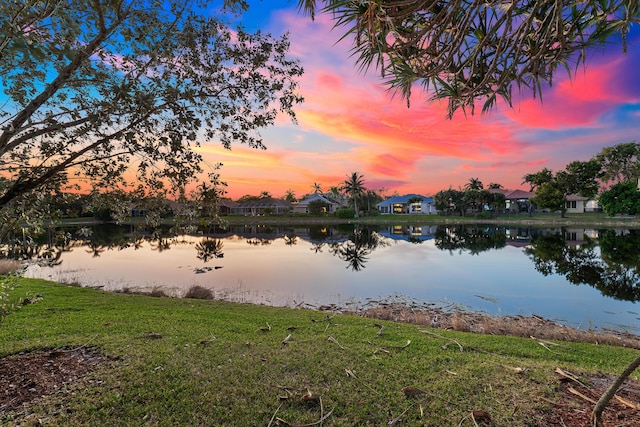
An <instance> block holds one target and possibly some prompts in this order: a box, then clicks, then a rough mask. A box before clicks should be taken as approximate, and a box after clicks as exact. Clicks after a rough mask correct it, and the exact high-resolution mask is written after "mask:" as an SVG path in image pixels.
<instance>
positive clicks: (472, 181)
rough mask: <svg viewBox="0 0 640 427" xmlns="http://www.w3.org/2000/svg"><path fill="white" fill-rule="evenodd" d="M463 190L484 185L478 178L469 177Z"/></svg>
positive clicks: (480, 188) (478, 188) (476, 188)
mask: <svg viewBox="0 0 640 427" xmlns="http://www.w3.org/2000/svg"><path fill="white" fill-rule="evenodd" d="M464 189H465V190H482V189H484V185H483V184H482V181H480V179H479V178H469V182H468V183H467V185H465V186H464Z"/></svg>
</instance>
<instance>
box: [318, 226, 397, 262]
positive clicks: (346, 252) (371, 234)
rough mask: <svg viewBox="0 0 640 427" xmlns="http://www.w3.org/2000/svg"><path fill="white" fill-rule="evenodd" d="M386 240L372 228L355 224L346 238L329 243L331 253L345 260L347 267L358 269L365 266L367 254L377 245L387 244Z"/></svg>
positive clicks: (377, 246)
mask: <svg viewBox="0 0 640 427" xmlns="http://www.w3.org/2000/svg"><path fill="white" fill-rule="evenodd" d="M388 244H389V242H388V240H387V239H385V238H384V237H383V236H381V235H380V234H378V233H377V232H376V231H374V230H373V228H370V227H359V226H355V227H354V229H353V232H352V233H351V234H350V235H349V237H348V240H346V241H343V242H336V243H331V244H330V245H329V250H330V252H331V254H333V255H335V256H337V257H338V258H340V259H341V260H343V261H346V262H347V268H351V269H352V270H353V271H360V270H362V269H363V268H365V264H366V263H367V261H368V260H369V258H368V256H369V255H371V253H372V252H373V251H374V250H376V249H377V248H379V247H383V246H387V245H388Z"/></svg>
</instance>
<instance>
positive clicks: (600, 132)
mask: <svg viewBox="0 0 640 427" xmlns="http://www.w3.org/2000/svg"><path fill="white" fill-rule="evenodd" d="M250 3H251V5H252V6H251V10H250V11H249V13H248V14H246V15H244V17H243V18H242V20H243V24H244V26H245V27H246V28H247V29H257V28H260V29H261V30H263V31H265V32H270V33H271V34H273V35H274V36H279V35H281V34H284V33H286V32H288V33H289V38H290V42H291V49H290V54H291V56H292V57H295V58H297V59H299V61H300V63H301V65H302V66H303V67H304V70H305V73H304V75H303V76H302V78H301V79H300V93H301V95H302V96H303V97H304V98H305V102H304V103H303V104H302V105H299V106H298V107H297V108H296V114H297V121H298V123H297V124H293V123H291V121H290V120H289V119H288V118H286V117H284V116H283V117H282V118H281V119H280V120H279V121H278V123H277V124H276V126H274V127H272V128H269V129H268V130H265V131H263V132H261V134H262V136H263V137H264V142H265V145H266V146H267V150H266V151H264V150H255V149H251V148H249V147H245V146H242V145H240V144H236V145H233V146H232V148H231V150H230V151H229V150H225V149H223V148H222V147H221V146H220V145H219V144H215V143H207V144H205V145H203V147H202V148H201V153H202V154H203V155H204V157H205V159H206V160H207V161H208V162H210V163H211V164H215V163H217V162H222V163H223V165H224V166H223V167H222V169H221V170H220V173H221V177H222V180H223V181H225V182H226V183H227V184H228V186H227V196H228V197H231V198H233V199H237V198H239V197H241V196H243V195H245V194H251V195H258V194H260V193H261V192H262V191H268V192H269V193H271V194H272V195H273V196H275V197H281V196H284V194H285V192H286V191H287V190H293V191H294V193H295V195H296V196H297V197H301V196H303V195H304V194H307V193H311V192H313V184H314V183H319V184H321V186H322V188H323V190H327V191H328V189H329V187H331V186H339V185H340V183H341V182H342V181H344V180H345V179H346V178H347V175H350V174H351V173H353V172H358V173H359V174H361V175H363V177H364V181H365V187H367V188H368V189H373V190H381V189H383V190H384V194H386V195H391V194H394V193H398V194H407V193H417V194H421V195H425V196H433V195H434V194H435V193H437V192H438V191H440V190H446V189H448V188H454V189H458V188H461V187H464V185H465V184H466V183H468V182H469V180H470V179H471V178H478V179H480V181H481V182H483V183H484V185H485V187H486V186H487V185H488V184H489V183H498V184H501V185H502V186H503V187H504V188H508V189H517V188H521V189H524V190H528V186H527V185H526V184H522V181H523V179H522V178H523V176H524V175H525V174H528V173H534V172H537V171H539V170H541V169H543V168H549V169H551V170H552V171H554V172H555V171H558V170H562V169H564V167H565V166H566V165H567V164H568V163H570V162H572V161H574V160H581V161H585V160H589V159H590V158H591V157H593V156H594V155H596V154H597V153H598V152H600V151H601V150H602V148H603V147H607V146H612V145H616V144H619V143H625V142H631V141H636V142H640V138H639V135H638V133H639V131H640V76H639V75H638V71H637V70H640V34H638V31H637V29H636V31H635V34H633V36H632V37H631V40H630V44H629V48H628V52H627V53H626V54H623V52H622V48H621V45H620V44H612V45H610V46H608V47H607V48H606V49H599V50H597V51H593V52H592V53H591V55H590V57H589V60H588V61H587V67H586V68H583V67H581V68H580V69H579V70H578V71H577V73H576V74H575V75H574V76H573V79H569V77H568V76H566V75H565V74H563V71H562V70H561V71H560V72H559V73H558V74H557V75H556V77H555V80H554V85H553V86H552V87H551V88H546V89H545V90H544V92H543V102H542V103H541V102H540V100H539V99H529V98H523V99H521V100H519V101H516V102H514V105H513V108H510V107H509V106H507V105H506V104H499V105H498V107H497V108H495V109H493V110H492V111H491V112H490V113H488V114H480V113H479V112H476V114H475V115H469V114H467V115H466V116H465V115H464V114H463V113H462V112H457V113H456V114H455V116H454V118H453V119H448V118H447V115H446V104H445V103H444V102H443V103H437V102H430V101H428V98H429V94H428V93H424V92H421V91H414V93H413V94H412V97H411V107H410V108H407V104H406V101H405V100H403V99H401V98H400V97H399V96H393V94H392V93H389V92H388V91H387V89H386V88H385V86H384V85H383V84H382V82H381V80H380V78H379V77H378V75H377V74H376V73H375V70H370V71H369V72H367V73H363V72H362V71H360V70H359V69H358V67H357V66H356V65H355V58H353V57H351V55H350V52H349V51H350V48H351V44H350V43H349V41H347V40H345V41H342V42H339V39H340V37H341V36H342V35H343V33H344V29H341V28H337V29H333V22H332V21H331V19H330V17H329V16H327V15H317V16H316V19H315V20H314V21H312V20H311V19H310V18H309V17H308V16H303V15H301V14H300V13H299V12H298V11H297V8H296V3H297V2H296V1H293V0H291V1H287V0H264V1H257V0H254V1H251V2H250ZM478 110H479V109H478Z"/></svg>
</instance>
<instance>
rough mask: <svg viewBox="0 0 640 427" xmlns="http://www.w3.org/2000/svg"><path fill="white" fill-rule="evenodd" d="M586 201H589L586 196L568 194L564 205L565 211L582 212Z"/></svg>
mask: <svg viewBox="0 0 640 427" xmlns="http://www.w3.org/2000/svg"><path fill="white" fill-rule="evenodd" d="M587 202H589V198H587V197H582V196H577V195H575V194H569V195H568V196H567V201H566V205H565V208H566V209H567V213H584V212H585V211H586V205H587Z"/></svg>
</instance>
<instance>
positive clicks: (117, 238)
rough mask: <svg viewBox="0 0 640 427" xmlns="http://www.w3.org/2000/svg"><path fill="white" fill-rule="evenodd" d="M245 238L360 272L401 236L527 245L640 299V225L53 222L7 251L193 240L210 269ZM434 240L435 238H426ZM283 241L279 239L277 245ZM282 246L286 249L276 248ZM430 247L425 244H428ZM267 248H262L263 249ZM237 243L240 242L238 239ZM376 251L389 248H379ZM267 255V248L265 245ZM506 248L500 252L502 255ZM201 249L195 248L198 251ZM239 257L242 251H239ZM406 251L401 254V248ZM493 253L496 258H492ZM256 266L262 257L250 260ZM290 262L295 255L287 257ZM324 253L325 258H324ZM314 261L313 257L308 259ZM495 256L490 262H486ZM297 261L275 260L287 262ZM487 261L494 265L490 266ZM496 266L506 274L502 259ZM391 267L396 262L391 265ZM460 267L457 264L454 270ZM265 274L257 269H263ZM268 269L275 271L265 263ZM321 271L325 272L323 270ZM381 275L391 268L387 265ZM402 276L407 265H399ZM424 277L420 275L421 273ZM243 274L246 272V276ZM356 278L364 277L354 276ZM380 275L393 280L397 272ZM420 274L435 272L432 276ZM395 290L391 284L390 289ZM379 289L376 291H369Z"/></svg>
mask: <svg viewBox="0 0 640 427" xmlns="http://www.w3.org/2000/svg"><path fill="white" fill-rule="evenodd" d="M231 241H234V242H237V241H241V242H244V243H245V245H246V247H247V248H249V247H253V248H256V249H260V248H264V250H272V251H276V250H278V251H281V250H282V249H279V248H280V246H281V245H283V246H284V247H285V248H289V249H290V250H289V252H287V253H286V255H287V256H291V255H292V254H293V253H294V252H292V251H294V250H296V248H297V247H304V248H305V251H306V248H307V247H308V248H309V251H306V252H307V253H311V254H313V255H314V256H316V257H318V259H319V258H320V257H324V256H325V255H331V256H332V257H333V258H334V259H337V260H340V261H341V262H342V263H343V265H344V266H345V268H346V269H347V270H349V271H353V272H359V274H362V272H363V271H364V270H367V269H369V268H372V267H371V266H372V265H375V264H380V265H382V264H384V265H387V264H388V261H389V260H390V259H391V258H390V257H391V256H392V255H389V253H388V251H385V250H384V249H386V248H389V247H391V246H394V245H397V244H401V243H403V244H405V245H404V246H402V255H400V256H403V257H404V258H409V257H411V255H410V254H411V253H412V252H415V253H416V254H420V256H421V257H422V258H421V259H418V260H417V262H418V263H423V264H424V263H426V262H427V261H426V260H425V258H424V254H425V253H427V252H425V250H429V248H432V247H434V248H436V249H437V250H439V251H441V252H444V253H448V254H449V255H451V256H454V258H455V259H456V260H458V259H460V261H454V263H453V264H451V266H449V267H447V268H451V269H453V270H455V269H459V268H460V266H461V265H460V264H456V262H458V263H462V265H464V266H465V268H466V267H467V265H466V264H470V261H469V260H468V259H466V258H464V260H463V258H460V257H461V256H462V255H471V256H472V257H480V256H482V257H484V256H485V255H486V254H487V253H489V252H495V253H496V256H497V257H498V258H496V259H500V258H499V257H502V258H503V259H504V256H505V255H504V253H505V252H504V249H505V248H507V247H511V248H522V252H523V253H524V254H526V256H527V257H528V259H529V260H530V261H531V263H532V265H533V268H534V269H535V271H536V272H538V273H539V274H540V275H542V276H545V277H552V276H562V277H563V278H565V279H566V281H567V282H568V283H571V284H574V285H581V284H586V285H589V286H591V287H593V288H594V289H597V290H598V291H599V292H600V293H601V294H602V295H604V296H608V297H612V298H615V299H618V300H625V301H633V302H635V301H640V257H639V254H640V231H639V230H613V229H602V230H583V229H570V228H558V229H540V228H534V227H499V226H495V225H481V224H474V225H438V226H433V225H430V226H416V225H399V226H387V225H367V226H363V225H353V224H345V225H338V226H335V225H332V226H323V225H312V226H258V225H251V226H232V227H229V228H227V229H213V230H206V232H205V231H204V230H201V231H200V232H196V233H195V234H192V235H184V234H175V232H172V231H170V230H168V229H155V230H152V231H146V230H144V229H137V228H134V227H117V226H113V225H107V226H97V227H91V228H87V227H82V228H80V227H78V228H66V229H59V230H48V231H47V232H46V233H45V234H43V235H42V236H41V237H40V238H39V239H38V240H34V241H26V242H21V244H20V245H17V244H14V245H4V246H2V249H1V251H2V253H0V256H3V257H8V258H17V259H24V260H35V261H38V262H39V263H41V264H46V265H49V266H60V265H61V264H62V263H63V260H64V254H65V253H67V252H71V251H73V250H75V249H77V248H82V250H84V251H86V253H88V254H90V256H91V257H92V258H101V257H103V256H105V255H106V254H108V253H111V252H113V251H125V250H133V251H140V250H141V249H142V248H144V247H148V248H149V250H151V251H152V252H155V253H157V254H161V253H164V252H167V251H170V250H172V249H173V248H174V247H181V245H185V244H187V245H191V246H193V248H194V249H195V259H196V260H199V261H201V262H202V263H204V264H207V263H211V262H214V261H215V263H216V264H215V265H214V266H205V267H196V268H193V269H192V271H195V272H197V273H202V272H208V271H212V270H215V269H220V268H222V267H223V264H222V261H226V258H225V259H224V260H223V258H224V255H225V252H226V249H225V247H226V244H227V243H229V242H231ZM426 242H428V245H426V244H425V243H426ZM276 243H278V244H277V245H276ZM272 246H278V249H275V248H272ZM425 246H428V247H427V248H424V249H422V248H423V247H425ZM260 250H262V249H260ZM234 251H235V246H234ZM376 251H378V252H384V253H385V255H380V256H376V254H375V253H376ZM261 254H263V255H261V256H262V257H264V256H265V255H264V253H263V252H261ZM498 254H499V255H498ZM192 256H193V255H192ZM234 256H235V257H240V255H239V254H238V252H234ZM393 256H398V255H393ZM492 259H493V258H492ZM245 262H246V263H248V264H247V265H251V267H252V268H253V267H254V264H255V259H253V260H250V261H245ZM277 262H283V263H287V262H288V263H291V262H293V261H291V260H287V259H285V258H283V261H277ZM322 262H325V261H324V258H323V261H322ZM304 263H306V264H305V266H306V268H308V269H309V268H311V267H310V264H309V261H308V260H306V258H305V261H304ZM485 264H488V263H485ZM289 267H290V265H286V264H285V265H277V266H275V267H273V268H281V269H286V268H289ZM482 268H486V267H485V266H482ZM496 268H497V269H496V270H493V271H492V272H490V273H483V274H490V275H493V276H494V277H500V274H501V272H500V267H496ZM386 269H387V270H390V269H391V267H389V266H387V267H386ZM453 270H452V271H453ZM256 274H257V273H256ZM262 274H263V277H264V278H265V280H266V276H267V275H268V274H271V273H270V272H269V271H266V270H265V271H264V272H263V273H262ZM319 274H321V273H319ZM376 274H378V275H387V274H389V275H391V274H392V273H391V272H387V271H383V272H379V271H378V270H377V269H376ZM393 274H395V275H396V276H399V275H402V274H404V273H403V272H401V273H399V272H394V273H393ZM418 277H420V276H418ZM239 280H242V279H239ZM350 280H354V281H355V280H356V279H354V278H351V279H350ZM379 280H385V281H389V282H392V280H393V278H392V277H391V278H390V277H386V276H385V277H384V278H383V277H380V278H379ZM420 280H425V281H427V280H429V277H428V276H425V278H420ZM390 293H391V292H390ZM369 296H375V295H369Z"/></svg>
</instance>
